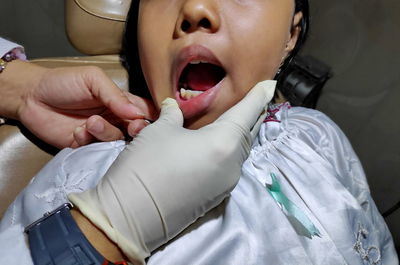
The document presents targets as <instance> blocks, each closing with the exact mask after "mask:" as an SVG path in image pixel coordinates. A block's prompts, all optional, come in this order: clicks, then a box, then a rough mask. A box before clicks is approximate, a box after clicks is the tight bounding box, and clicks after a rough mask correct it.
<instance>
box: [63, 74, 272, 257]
mask: <svg viewBox="0 0 400 265" xmlns="http://www.w3.org/2000/svg"><path fill="white" fill-rule="evenodd" d="M275 85H276V82H275V81H264V82H261V83H259V84H257V85H256V86H255V87H254V88H253V89H252V90H251V91H250V92H249V93H248V95H247V96H246V97H245V98H244V99H242V100H241V101H240V102H239V103H238V104H237V105H235V106H234V107H232V108H231V109H230V110H228V111H227V112H226V113H224V114H223V115H222V116H221V117H219V118H218V119H217V120H216V121H215V122H213V123H211V124H209V125H207V126H205V127H203V128H201V129H198V130H189V129H185V128H183V127H182V125H183V116H182V113H181V111H180V109H179V107H178V105H177V103H176V101H175V100H173V99H166V100H165V101H164V102H163V105H162V108H161V115H160V118H159V119H158V120H157V121H156V122H155V123H153V124H151V125H149V126H147V127H146V128H144V129H143V130H142V131H141V132H140V134H139V135H138V136H137V137H136V138H135V139H134V140H133V141H132V142H131V143H130V144H129V145H128V146H127V147H126V148H125V150H124V151H122V152H121V154H120V155H119V157H118V158H117V159H116V161H115V162H114V163H113V165H112V166H111V167H110V169H109V170H108V172H107V173H106V175H105V176H104V177H103V179H102V180H101V181H100V183H99V184H98V185H97V186H96V188H95V189H92V190H88V191H85V192H83V193H75V194H70V195H69V199H70V200H71V202H72V203H73V204H75V205H76V206H77V207H78V208H79V209H80V210H81V212H82V213H83V214H84V215H85V216H86V217H88V218H89V219H90V220H91V221H92V222H93V223H94V224H95V225H96V226H97V227H99V228H100V229H102V230H103V231H104V232H105V233H106V234H107V236H108V237H109V238H110V239H111V240H113V241H114V242H115V243H116V244H117V245H118V246H119V247H120V248H121V249H122V251H123V252H124V253H125V254H126V255H127V257H128V258H129V259H130V260H131V261H132V262H140V263H142V262H143V260H144V258H146V257H147V256H149V255H150V252H151V251H152V250H154V249H156V248H157V247H159V246H161V245H162V244H164V243H166V242H167V241H168V240H170V239H172V238H173V237H174V236H176V235H177V234H178V233H179V232H181V231H182V230H183V229H184V228H186V227H187V226H188V225H190V224H191V223H193V222H194V221H196V220H197V219H198V218H199V217H201V216H203V215H204V214H205V213H206V212H207V211H209V210H210V209H212V208H214V207H215V206H217V205H218V204H220V203H221V201H222V200H223V199H224V198H225V197H226V196H227V195H228V194H229V193H230V191H231V190H232V189H233V188H234V187H235V185H236V184H237V182H238V180H239V177H240V175H241V167H242V164H243V162H244V161H245V160H246V159H247V157H248V154H249V152H250V149H251V145H252V134H251V129H252V128H253V126H254V125H255V124H257V127H258V128H253V130H254V131H258V129H259V125H260V122H258V123H256V122H257V119H259V117H260V114H261V113H262V112H263V110H264V108H265V107H266V105H267V103H268V102H269V101H270V100H271V98H272V96H273V94H274V88H275ZM259 120H260V121H261V119H259Z"/></svg>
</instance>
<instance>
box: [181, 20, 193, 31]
mask: <svg viewBox="0 0 400 265" xmlns="http://www.w3.org/2000/svg"><path fill="white" fill-rule="evenodd" d="M190 26H191V25H190V22H189V21H187V20H184V21H183V22H182V24H181V29H182V31H183V32H187V31H188V30H189V29H190Z"/></svg>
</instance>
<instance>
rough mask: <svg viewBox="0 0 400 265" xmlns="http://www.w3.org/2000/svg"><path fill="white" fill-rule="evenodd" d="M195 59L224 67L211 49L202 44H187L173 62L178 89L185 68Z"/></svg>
mask: <svg viewBox="0 0 400 265" xmlns="http://www.w3.org/2000/svg"><path fill="white" fill-rule="evenodd" d="M193 61H203V62H207V63H211V64H214V65H217V66H220V67H222V64H221V62H220V61H219V59H218V58H217V56H215V55H214V53H213V52H212V51H211V50H210V49H208V48H206V47H204V46H202V45H191V46H187V47H185V48H183V49H182V50H181V51H180V52H179V54H178V56H177V57H176V58H175V60H174V62H173V69H175V70H174V72H175V74H174V85H175V88H176V89H178V90H179V87H178V82H179V78H180V76H181V74H182V71H183V69H185V67H186V66H187V65H188V64H189V63H190V62H193Z"/></svg>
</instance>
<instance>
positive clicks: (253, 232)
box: [0, 104, 398, 265]
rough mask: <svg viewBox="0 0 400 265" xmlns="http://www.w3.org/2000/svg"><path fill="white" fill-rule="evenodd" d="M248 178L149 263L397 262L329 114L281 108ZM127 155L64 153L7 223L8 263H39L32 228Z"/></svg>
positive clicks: (114, 146)
mask: <svg viewBox="0 0 400 265" xmlns="http://www.w3.org/2000/svg"><path fill="white" fill-rule="evenodd" d="M266 121H267V122H266V123H264V124H263V125H262V127H261V130H260V133H259V136H258V138H257V139H256V141H255V143H254V145H253V148H252V151H251V154H250V156H249V158H248V159H247V161H246V162H245V164H244V165H243V174H242V177H241V179H240V181H239V183H238V185H237V186H236V188H235V189H234V190H233V191H232V195H231V196H230V197H229V198H228V199H227V200H225V201H224V203H223V204H221V205H220V206H218V207H217V208H215V209H214V210H212V211H211V212H209V213H208V214H206V215H205V216H204V217H203V218H201V219H199V220H198V221H197V222H196V223H194V224H193V225H191V226H190V227H188V228H187V229H186V230H185V231H184V232H183V233H182V234H181V235H180V236H178V237H177V238H176V239H175V240H173V241H172V242H170V243H168V244H167V245H166V246H164V247H161V248H160V249H158V250H157V251H155V252H154V253H153V255H152V256H151V257H150V258H149V260H148V264H149V265H230V264H231V265H269V264H271V265H291V264H293V265H294V264H296V265H303V264H304V265H311V264H315V265H316V264H321V265H331V264H332V265H344V264H348V265H366V264H371V265H374V264H383V265H398V258H397V254H396V252H395V249H394V246H393V241H392V238H391V235H390V232H389V231H388V228H387V226H386V224H385V222H384V220H383V218H382V217H381V215H380V214H379V212H378V210H377V208H376V206H375V203H374V202H373V200H372V198H371V195H370V192H369V188H368V184H367V182H366V178H365V175H364V172H363V170H362V167H361V164H360V162H359V160H358V158H357V156H356V155H355V154H354V151H353V149H352V147H351V145H350V144H349V142H348V140H347V138H346V137H345V136H344V134H343V133H342V132H341V131H340V129H339V128H338V127H337V126H336V125H335V124H334V123H333V122H332V121H331V120H330V119H329V118H327V117H326V116H325V115H324V114H322V113H320V112H318V111H315V110H310V109H305V108H298V107H293V108H291V107H290V106H289V105H288V104H282V105H279V106H272V107H271V109H270V116H269V117H268V118H267V120H266ZM123 148H124V142H122V141H119V142H112V143H97V144H92V145H89V146H86V147H82V148H79V149H76V150H72V149H65V150H63V151H62V152H60V153H59V154H58V155H57V156H56V157H55V158H54V159H53V160H52V161H51V162H50V163H49V164H48V165H47V166H46V167H45V168H44V169H43V170H42V171H41V172H40V173H39V174H38V175H37V176H36V177H35V178H34V179H33V180H32V182H31V183H30V185H29V186H28V187H27V188H26V189H25V190H24V191H23V192H22V193H21V194H20V195H19V196H18V197H17V199H16V200H15V201H14V202H13V204H12V205H11V206H10V208H9V209H8V210H7V212H6V214H5V216H4V218H3V220H2V221H1V223H0V263H1V264H26V265H31V264H32V260H31V257H30V253H29V249H28V247H27V241H26V237H25V235H24V234H23V229H24V226H26V225H28V224H30V223H31V222H33V221H35V220H36V219H38V218H40V217H41V216H42V215H43V213H44V212H46V211H50V210H53V209H54V208H55V207H57V206H59V205H60V204H62V203H63V202H66V201H67V199H66V194H68V193H70V192H76V191H81V190H85V189H88V188H90V187H93V186H94V185H96V183H97V181H98V180H99V179H100V178H101V176H103V174H104V173H105V172H106V170H107V169H108V167H109V166H110V165H111V163H112V162H113V161H114V159H115V158H116V157H117V156H118V154H119V152H121V151H122V150H123ZM271 173H273V174H275V176H276V178H277V181H278V182H279V184H280V186H281V189H282V192H283V194H285V196H286V197H287V198H288V199H289V200H290V201H292V202H293V203H294V204H295V205H296V206H297V207H298V208H299V209H300V210H301V211H302V212H303V213H304V214H305V215H306V216H307V217H308V218H309V220H310V221H311V222H312V223H313V224H314V225H315V227H316V228H317V229H318V231H319V234H320V235H319V236H313V237H308V236H307V235H306V233H305V231H304V230H302V226H301V225H299V223H297V222H296V220H295V219H293V218H291V216H290V215H288V213H287V212H286V211H285V209H284V208H283V207H282V205H281V204H279V203H278V202H277V201H275V200H274V199H273V197H272V196H271V195H270V194H269V193H268V191H267V188H266V185H268V184H271Z"/></svg>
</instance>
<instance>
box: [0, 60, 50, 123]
mask: <svg viewBox="0 0 400 265" xmlns="http://www.w3.org/2000/svg"><path fill="white" fill-rule="evenodd" d="M46 70H47V69H46V68H43V67H40V66H37V65H34V64H32V63H29V62H25V61H21V60H13V61H11V62H9V63H7V67H6V68H5V69H4V70H3V72H2V73H1V74H0V84H1V85H0V98H2V99H4V100H3V101H2V103H1V104H0V116H3V117H6V118H10V119H16V120H20V115H21V114H20V113H21V111H22V110H23V108H24V106H25V105H26V101H27V98H28V97H29V94H30V92H31V91H32V90H34V89H35V87H37V86H38V85H39V83H40V80H41V77H42V76H43V74H44V73H45V71H46Z"/></svg>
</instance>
